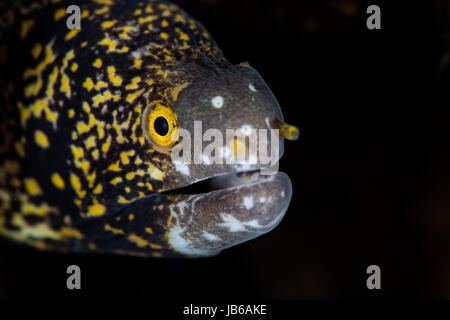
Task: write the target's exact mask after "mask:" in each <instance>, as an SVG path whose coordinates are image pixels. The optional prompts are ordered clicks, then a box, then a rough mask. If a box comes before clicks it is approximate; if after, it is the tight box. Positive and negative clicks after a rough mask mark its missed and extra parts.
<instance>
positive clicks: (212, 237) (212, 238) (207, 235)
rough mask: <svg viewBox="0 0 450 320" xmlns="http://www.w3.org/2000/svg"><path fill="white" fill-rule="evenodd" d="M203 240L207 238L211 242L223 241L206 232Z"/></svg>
mask: <svg viewBox="0 0 450 320" xmlns="http://www.w3.org/2000/svg"><path fill="white" fill-rule="evenodd" d="M203 238H205V239H206V240H209V241H221V240H222V239H220V238H219V237H218V236H216V235H215V234H212V233H209V232H206V231H205V230H203Z"/></svg>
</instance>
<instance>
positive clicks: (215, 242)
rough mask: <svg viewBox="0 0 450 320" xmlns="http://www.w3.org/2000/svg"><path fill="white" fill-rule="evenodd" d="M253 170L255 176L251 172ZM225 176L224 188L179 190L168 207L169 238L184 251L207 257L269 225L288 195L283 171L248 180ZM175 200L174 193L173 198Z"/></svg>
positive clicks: (283, 208) (283, 209) (281, 211)
mask: <svg viewBox="0 0 450 320" xmlns="http://www.w3.org/2000/svg"><path fill="white" fill-rule="evenodd" d="M255 175H256V176H255ZM243 180H244V179H241V178H238V177H237V176H235V177H233V178H230V177H228V178H226V180H224V179H223V178H222V181H219V184H221V185H222V186H225V188H222V189H219V190H215V191H211V192H208V193H201V194H194V195H181V200H178V201H177V202H175V203H174V205H173V206H172V209H171V224H170V226H169V243H170V245H171V246H172V247H173V249H174V250H175V251H177V252H180V253H182V254H185V255H189V256H211V255H215V254H217V253H219V252H220V251H221V250H223V249H226V248H229V247H231V246H234V245H237V244H239V243H242V242H245V241H247V240H250V239H253V238H255V237H258V236H260V235H262V234H264V233H267V232H269V231H270V230H272V229H273V228H275V227H276V226H277V225H278V223H279V222H280V221H281V219H282V218H283V216H284V214H285V212H286V210H287V208H288V206H289V202H290V200H291V196H292V185H291V181H290V180H289V177H288V176H287V175H286V174H285V173H283V172H277V173H276V174H274V175H270V176H263V175H258V174H253V175H252V176H251V179H247V180H248V181H246V182H239V181H243ZM178 199H180V198H178Z"/></svg>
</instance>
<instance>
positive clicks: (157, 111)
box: [143, 101, 179, 151]
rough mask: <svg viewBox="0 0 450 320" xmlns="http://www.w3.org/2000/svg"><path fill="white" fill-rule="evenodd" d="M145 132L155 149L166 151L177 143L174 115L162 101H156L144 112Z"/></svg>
mask: <svg viewBox="0 0 450 320" xmlns="http://www.w3.org/2000/svg"><path fill="white" fill-rule="evenodd" d="M144 119H146V121H143V123H144V124H146V128H145V129H146V130H145V132H146V133H147V135H148V138H149V140H150V142H151V143H152V145H153V146H154V147H155V149H157V150H159V151H167V150H168V149H169V148H170V147H171V146H173V145H174V144H175V142H177V141H178V138H179V135H178V130H177V129H178V123H177V118H176V115H175V113H174V112H173V111H172V109H171V108H169V107H168V106H167V105H165V104H164V103H163V102H162V101H156V102H154V103H153V104H151V105H150V106H148V107H147V109H146V110H145V111H144Z"/></svg>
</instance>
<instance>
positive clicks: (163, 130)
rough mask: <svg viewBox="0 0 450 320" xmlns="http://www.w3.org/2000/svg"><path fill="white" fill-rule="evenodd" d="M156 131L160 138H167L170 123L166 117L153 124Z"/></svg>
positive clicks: (156, 120)
mask: <svg viewBox="0 0 450 320" xmlns="http://www.w3.org/2000/svg"><path fill="white" fill-rule="evenodd" d="M153 126H154V127H155V131H156V133H157V134H159V135H160V136H165V135H166V134H167V133H168V132H169V123H168V122H167V120H166V119H165V118H164V117H158V118H156V119H155V123H154V124H153Z"/></svg>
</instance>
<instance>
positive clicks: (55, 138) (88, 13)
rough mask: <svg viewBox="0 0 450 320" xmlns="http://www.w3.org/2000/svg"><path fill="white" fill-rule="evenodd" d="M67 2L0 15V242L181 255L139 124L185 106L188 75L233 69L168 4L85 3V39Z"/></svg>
mask: <svg viewBox="0 0 450 320" xmlns="http://www.w3.org/2000/svg"><path fill="white" fill-rule="evenodd" d="M71 4H73V1H58V0H49V1H37V2H36V1H24V2H20V1H11V2H10V3H4V2H2V4H1V5H0V12H1V13H0V20H1V23H0V70H1V71H0V91H1V97H0V104H1V108H0V155H1V157H0V235H2V236H4V237H7V238H9V239H12V240H15V241H18V242H22V243H26V244H29V245H32V246H34V247H36V248H38V249H48V250H61V251H66V250H69V251H87V252H105V253H118V254H132V255H142V256H150V257H164V256H178V255H180V254H178V253H176V252H173V250H172V249H171V248H170V247H169V246H168V244H167V237H168V235H167V229H166V226H167V225H169V224H170V221H169V212H170V209H171V208H169V206H170V204H169V202H166V203H165V202H163V201H162V200H161V199H160V198H158V197H155V198H154V197H153V195H154V194H155V193H156V192H160V191H162V190H164V189H169V188H168V186H170V185H171V183H172V184H176V182H174V181H175V180H174V181H172V180H170V179H171V178H170V179H169V172H170V170H171V169H170V168H169V166H168V162H167V155H165V154H164V153H161V152H157V150H155V148H154V147H153V146H152V145H151V144H150V143H149V140H148V139H147V138H146V136H145V132H144V131H145V124H144V123H143V118H142V115H143V114H144V110H145V108H146V107H147V106H148V105H151V103H152V102H153V101H160V100H167V98H168V97H171V98H174V99H175V100H176V99H177V96H178V94H179V92H180V90H183V88H184V87H185V86H186V82H184V80H183V78H182V77H180V76H179V74H178V72H179V70H180V65H183V64H186V65H188V64H193V65H194V64H205V61H214V63H215V64H217V65H221V64H224V65H226V64H228V62H226V60H225V59H224V58H223V56H222V53H221V51H220V49H219V48H218V47H217V46H216V44H215V43H214V42H213V40H212V38H211V36H210V35H209V34H208V32H207V31H206V30H205V29H204V28H203V27H202V25H201V24H199V23H198V22H197V21H195V20H194V19H193V18H192V17H190V16H189V15H187V14H186V13H185V12H184V11H182V10H181V9H180V8H179V7H177V6H176V5H174V4H172V3H169V2H165V1H151V0H142V1H125V0H124V1H117V0H101V1H100V0H98V1H95V0H94V1H77V2H76V4H77V5H78V6H79V7H80V8H81V30H69V29H68V28H67V27H66V19H67V17H68V15H67V14H66V10H65V8H67V7H68V6H69V5H71ZM171 88H176V89H174V90H171ZM172 200H173V199H172ZM143 208H146V209H147V211H145V212H143V210H142V209H143ZM180 256H181V255H180Z"/></svg>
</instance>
